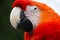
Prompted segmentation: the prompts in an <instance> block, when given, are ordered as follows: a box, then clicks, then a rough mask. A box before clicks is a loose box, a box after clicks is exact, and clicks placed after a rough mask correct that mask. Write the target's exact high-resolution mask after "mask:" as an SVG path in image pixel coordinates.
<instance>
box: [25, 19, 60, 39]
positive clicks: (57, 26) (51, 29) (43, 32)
mask: <svg viewBox="0 0 60 40" xmlns="http://www.w3.org/2000/svg"><path fill="white" fill-rule="evenodd" d="M24 35H25V37H24V38H25V40H60V18H58V19H57V18H56V19H54V20H50V21H48V22H45V23H42V24H39V25H38V26H37V28H36V29H35V30H34V31H33V32H32V34H29V33H27V32H25V34H24Z"/></svg>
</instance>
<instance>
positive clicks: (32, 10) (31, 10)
mask: <svg viewBox="0 0 60 40" xmlns="http://www.w3.org/2000/svg"><path fill="white" fill-rule="evenodd" d="M26 11H27V12H29V13H33V14H35V13H37V12H40V10H39V8H38V7H37V6H30V5H28V6H27V8H26Z"/></svg>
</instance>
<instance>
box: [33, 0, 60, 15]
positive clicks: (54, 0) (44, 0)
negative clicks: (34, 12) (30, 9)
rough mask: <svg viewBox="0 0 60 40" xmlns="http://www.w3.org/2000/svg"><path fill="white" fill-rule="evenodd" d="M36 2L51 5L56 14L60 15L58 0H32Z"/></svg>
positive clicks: (59, 1) (59, 2) (59, 0)
mask: <svg viewBox="0 0 60 40" xmlns="http://www.w3.org/2000/svg"><path fill="white" fill-rule="evenodd" d="M33 1H36V2H40V3H44V4H46V5H48V6H49V7H51V8H52V9H53V10H54V11H55V12H56V13H57V14H58V15H60V0H33Z"/></svg>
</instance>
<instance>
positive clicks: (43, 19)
mask: <svg viewBox="0 0 60 40" xmlns="http://www.w3.org/2000/svg"><path fill="white" fill-rule="evenodd" d="M46 1H47V0H46ZM12 8H13V9H12V11H11V13H10V23H11V25H12V26H13V28H14V29H15V30H18V29H22V30H23V31H24V40H60V15H58V14H57V13H56V12H55V11H54V10H53V9H52V8H51V7H49V6H48V5H46V4H44V3H40V2H36V1H32V0H14V2H13V3H12Z"/></svg>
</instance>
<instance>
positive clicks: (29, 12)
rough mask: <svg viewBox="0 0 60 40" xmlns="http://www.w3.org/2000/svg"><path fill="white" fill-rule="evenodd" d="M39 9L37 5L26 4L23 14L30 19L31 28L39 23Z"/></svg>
mask: <svg viewBox="0 0 60 40" xmlns="http://www.w3.org/2000/svg"><path fill="white" fill-rule="evenodd" d="M40 13H41V12H40V9H38V7H37V6H29V5H28V6H27V7H26V10H25V15H26V16H27V18H28V19H30V21H31V22H32V24H33V28H34V29H35V28H36V26H37V24H38V23H39V20H40V18H39V17H40Z"/></svg>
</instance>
